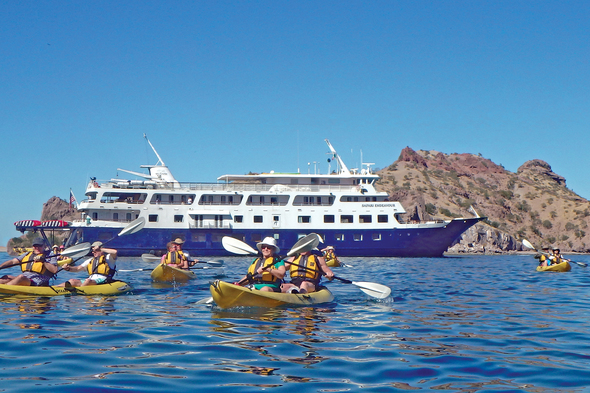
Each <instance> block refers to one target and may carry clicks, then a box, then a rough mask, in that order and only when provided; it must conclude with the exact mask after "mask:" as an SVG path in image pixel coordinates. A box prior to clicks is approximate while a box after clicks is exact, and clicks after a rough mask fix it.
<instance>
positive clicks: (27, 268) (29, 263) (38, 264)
mask: <svg viewBox="0 0 590 393" xmlns="http://www.w3.org/2000/svg"><path fill="white" fill-rule="evenodd" d="M37 255H40V256H42V257H45V254H37ZM37 255H35V254H33V251H29V253H28V254H27V255H25V257H24V258H23V259H22V261H21V262H22V264H21V265H20V268H21V270H22V271H23V272H33V273H40V274H45V273H46V272H47V269H46V268H45V263H43V262H42V261H34V260H33V259H34V258H35V257H36V256H37Z"/></svg>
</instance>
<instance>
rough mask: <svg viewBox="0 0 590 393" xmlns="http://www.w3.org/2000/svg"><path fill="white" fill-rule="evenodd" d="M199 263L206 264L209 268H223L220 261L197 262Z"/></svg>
mask: <svg viewBox="0 0 590 393" xmlns="http://www.w3.org/2000/svg"><path fill="white" fill-rule="evenodd" d="M199 263H206V264H208V265H210V266H211V267H222V266H223V261H220V260H216V261H199Z"/></svg>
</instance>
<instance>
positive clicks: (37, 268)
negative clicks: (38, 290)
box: [0, 237, 58, 287]
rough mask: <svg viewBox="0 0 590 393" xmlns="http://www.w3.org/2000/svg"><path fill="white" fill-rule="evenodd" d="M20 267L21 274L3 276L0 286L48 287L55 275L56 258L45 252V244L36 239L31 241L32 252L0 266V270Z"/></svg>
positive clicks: (0, 279)
mask: <svg viewBox="0 0 590 393" xmlns="http://www.w3.org/2000/svg"><path fill="white" fill-rule="evenodd" d="M15 265H20V267H21V270H22V274H19V275H18V276H16V277H15V276H10V275H4V276H2V277H0V284H7V285H24V286H37V287H39V286H48V285H49V280H50V279H51V278H52V277H53V275H54V274H55V273H57V269H58V266H57V257H56V256H55V255H53V254H49V253H48V252H46V251H45V242H44V240H43V239H42V238H40V237H38V238H36V239H35V240H33V251H29V252H26V253H24V254H21V255H19V256H18V257H16V258H13V259H10V260H8V261H6V262H4V263H2V264H1V265H0V269H3V268H5V267H9V266H15Z"/></svg>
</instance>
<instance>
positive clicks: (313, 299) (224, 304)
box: [209, 280, 334, 308]
mask: <svg viewBox="0 0 590 393" xmlns="http://www.w3.org/2000/svg"><path fill="white" fill-rule="evenodd" d="M209 289H210V291H211V296H212V297H213V300H214V301H215V304H217V305H218V306H219V307H221V308H231V307H278V306H284V305H293V306H307V305H313V304H320V303H328V302H331V301H332V300H334V295H332V292H330V291H329V290H328V289H327V288H324V287H322V288H321V289H320V290H319V291H316V292H312V293H305V294H294V293H279V292H263V291H259V290H256V289H251V288H247V287H242V286H239V285H234V284H230V283H227V282H224V281H219V280H215V281H214V282H213V283H211V286H210V288H209Z"/></svg>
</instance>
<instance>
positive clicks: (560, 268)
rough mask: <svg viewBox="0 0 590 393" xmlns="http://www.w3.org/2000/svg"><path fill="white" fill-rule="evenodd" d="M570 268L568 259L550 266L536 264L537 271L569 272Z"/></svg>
mask: <svg viewBox="0 0 590 393" xmlns="http://www.w3.org/2000/svg"><path fill="white" fill-rule="evenodd" d="M570 270H572V267H571V266H570V264H569V262H568V261H563V262H561V263H558V264H557V265H551V266H537V271H538V272H569V271H570Z"/></svg>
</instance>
